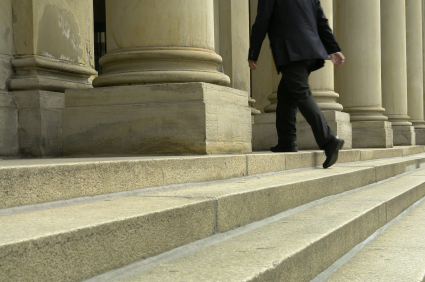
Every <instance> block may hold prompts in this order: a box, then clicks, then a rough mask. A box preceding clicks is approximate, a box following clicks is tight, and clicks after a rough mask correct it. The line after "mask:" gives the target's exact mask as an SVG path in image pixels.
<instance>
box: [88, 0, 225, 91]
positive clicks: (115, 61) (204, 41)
mask: <svg viewBox="0 0 425 282" xmlns="http://www.w3.org/2000/svg"><path fill="white" fill-rule="evenodd" d="M106 21H107V23H106V34H107V49H108V53H107V54H106V55H105V56H104V57H102V58H101V60H100V64H101V65H102V66H103V67H104V69H105V71H106V73H105V74H104V75H101V76H99V77H98V78H96V79H95V80H94V81H93V86H95V87H101V86H114V85H129V84H155V83H179V82H207V83H213V84H219V85H229V83H230V79H229V77H228V76H226V75H224V74H223V73H221V72H218V71H217V66H218V65H219V64H220V63H221V62H222V59H221V57H220V56H219V55H217V54H216V53H215V52H214V3H213V0H202V1H199V0H173V1H169V0H144V1H139V0H120V1H115V0H106Z"/></svg>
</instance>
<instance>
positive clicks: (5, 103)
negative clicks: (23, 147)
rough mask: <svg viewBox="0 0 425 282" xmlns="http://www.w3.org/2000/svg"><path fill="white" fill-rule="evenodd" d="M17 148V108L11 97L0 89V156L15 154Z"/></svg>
mask: <svg viewBox="0 0 425 282" xmlns="http://www.w3.org/2000/svg"><path fill="white" fill-rule="evenodd" d="M18 150H19V143H18V109H17V108H16V104H15V102H14V101H13V97H12V96H11V95H10V94H9V93H8V92H5V91H1V90H0V156H15V155H17V154H18Z"/></svg>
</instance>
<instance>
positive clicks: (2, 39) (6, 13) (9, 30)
mask: <svg viewBox="0 0 425 282" xmlns="http://www.w3.org/2000/svg"><path fill="white" fill-rule="evenodd" d="M0 26H1V29H0V31H1V34H0V56H1V55H13V27H12V0H2V2H1V5H0ZM0 69H1V65H0ZM0 89H1V84H0Z"/></svg>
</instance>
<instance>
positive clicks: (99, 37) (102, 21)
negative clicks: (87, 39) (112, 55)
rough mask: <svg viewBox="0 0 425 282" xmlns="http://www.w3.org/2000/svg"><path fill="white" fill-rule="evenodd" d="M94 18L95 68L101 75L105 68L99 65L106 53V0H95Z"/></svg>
mask: <svg viewBox="0 0 425 282" xmlns="http://www.w3.org/2000/svg"><path fill="white" fill-rule="evenodd" d="M93 13H94V15H93V18H94V60H95V69H96V70H97V71H98V73H99V75H101V74H102V73H104V69H103V68H102V67H101V66H100V65H99V59H100V58H101V57H103V56H104V55H105V54H106V8H105V0H93Z"/></svg>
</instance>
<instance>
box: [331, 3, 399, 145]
mask: <svg viewBox="0 0 425 282" xmlns="http://www.w3.org/2000/svg"><path fill="white" fill-rule="evenodd" d="M335 4H336V12H335V16H336V17H335V34H336V38H338V41H339V43H340V46H341V48H342V50H343V51H344V55H345V57H346V62H345V64H344V66H343V67H341V68H337V71H336V91H337V92H338V93H339V95H340V99H339V102H340V103H341V104H342V105H343V106H344V111H345V112H347V113H350V115H351V116H350V118H351V122H352V126H353V147H354V148H368V147H369V148H372V147H375V148H390V147H392V146H393V131H392V128H391V123H390V122H388V118H387V117H386V116H384V114H383V113H384V111H385V109H384V108H383V107H382V95H381V92H382V88H381V36H380V35H381V23H380V21H381V13H380V0H356V1H351V0H336V1H335Z"/></svg>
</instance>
